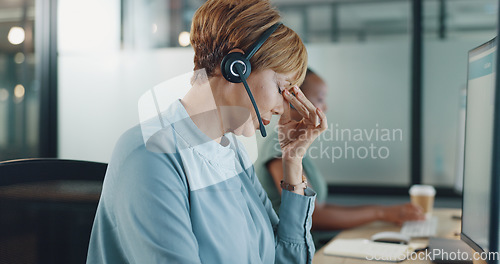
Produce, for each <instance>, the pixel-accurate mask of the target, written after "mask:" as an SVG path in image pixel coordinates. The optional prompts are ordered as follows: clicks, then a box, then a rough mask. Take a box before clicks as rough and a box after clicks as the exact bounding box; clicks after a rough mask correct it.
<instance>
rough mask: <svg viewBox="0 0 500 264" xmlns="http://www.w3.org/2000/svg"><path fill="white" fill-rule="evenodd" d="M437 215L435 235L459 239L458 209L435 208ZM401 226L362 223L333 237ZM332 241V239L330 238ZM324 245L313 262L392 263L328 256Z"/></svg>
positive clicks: (414, 262) (358, 235)
mask: <svg viewBox="0 0 500 264" xmlns="http://www.w3.org/2000/svg"><path fill="white" fill-rule="evenodd" d="M433 215H435V216H437V217H438V219H439V220H438V221H439V224H438V230H437V237H442V238H451V239H460V220H456V219H453V218H452V216H454V215H457V216H459V215H461V210H460V209H435V210H434V214H433ZM400 229H401V227H399V226H396V225H393V224H389V223H383V222H374V223H371V224H367V225H363V226H361V227H357V228H353V229H349V230H345V231H342V232H341V233H340V234H338V235H337V236H336V237H335V238H334V240H335V239H338V238H344V239H345V238H370V237H371V236H372V235H373V234H376V233H378V232H383V231H395V232H399V230H400ZM428 240H429V239H412V242H421V243H426V244H427V243H428ZM332 241H333V240H332ZM325 247H326V246H325ZM325 247H323V248H322V249H321V250H319V251H317V252H316V254H315V255H314V258H313V264H327V263H328V264H331V263H335V264H358V263H363V264H368V263H370V264H381V263H393V262H382V261H369V260H363V259H354V258H343V257H335V256H328V255H325V254H324V253H323V251H324V249H325ZM399 263H403V264H404V263H412V264H420V263H431V262H430V261H423V260H405V261H403V262H399Z"/></svg>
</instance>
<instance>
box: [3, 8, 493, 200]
mask: <svg viewBox="0 0 500 264" xmlns="http://www.w3.org/2000/svg"><path fill="white" fill-rule="evenodd" d="M202 2H203V1H198V0H189V1H181V0H171V1H163V0H157V1H145V0H143V1H128V0H121V1H119V6H120V7H121V9H120V49H122V50H155V49H165V48H171V47H181V46H183V45H184V44H183V43H182V41H179V38H180V35H182V34H181V32H183V31H189V27H190V21H191V17H192V15H193V13H194V11H195V10H196V9H197V8H198V6H200V5H201V3H202ZM272 2H273V3H274V4H275V5H276V6H277V7H278V8H279V10H280V11H281V13H282V16H283V19H284V22H285V23H286V24H287V25H289V26H291V27H292V28H293V29H294V30H296V31H297V32H298V33H299V34H300V35H301V37H302V38H303V40H304V41H305V43H306V45H308V46H314V45H316V47H317V45H332V46H336V45H337V46H342V45H343V46H348V45H349V44H358V45H359V44H367V45H368V44H370V43H382V44H383V43H392V42H397V41H399V42H400V43H403V45H407V46H408V47H409V48H408V54H407V56H408V65H405V66H407V67H408V73H409V74H408V80H407V83H408V85H407V86H405V87H402V89H408V90H407V91H406V92H407V93H409V94H410V99H409V101H408V110H407V112H408V114H407V119H408V120H409V121H408V126H409V131H407V132H408V133H407V136H408V138H407V141H406V143H405V144H406V145H405V148H406V149H407V150H408V153H407V155H406V154H405V156H404V159H405V160H406V161H405V162H406V163H407V164H408V168H407V171H408V173H406V174H404V175H401V177H403V179H400V180H398V181H397V182H396V183H394V184H392V185H391V184H372V183H373V178H370V177H369V176H368V175H366V176H359V177H360V178H359V179H358V180H357V181H356V182H348V181H344V182H343V181H340V182H337V181H336V180H335V179H331V180H329V183H332V185H334V186H332V187H331V191H334V192H335V193H342V192H346V193H364V194H370V193H373V194H377V193H378V194H381V193H384V194H387V193H389V192H390V193H394V194H405V193H406V192H407V187H408V186H409V185H410V184H413V183H420V182H424V183H430V184H435V185H437V186H438V187H439V192H438V193H439V194H446V195H450V196H453V195H455V191H454V181H453V178H454V175H451V174H453V170H450V169H448V171H446V168H451V167H454V166H455V163H456V159H455V158H454V157H452V158H450V157H446V156H447V155H448V156H449V154H450V153H452V154H453V153H455V152H456V147H450V145H453V143H452V144H449V143H448V144H447V145H439V144H437V143H436V142H439V141H440V140H441V141H442V139H446V138H449V137H452V138H453V139H455V138H456V137H457V135H456V134H453V135H450V131H458V130H459V121H458V116H457V115H458V113H456V112H457V111H456V110H459V109H460V107H459V106H453V107H452V108H448V109H447V108H442V109H443V111H439V113H435V112H431V111H432V109H441V108H439V107H437V106H439V105H440V104H442V101H443V100H444V99H446V98H448V97H450V96H452V97H453V96H455V97H456V101H457V102H459V101H460V98H459V95H460V93H461V89H463V88H464V87H459V86H457V85H455V83H457V80H459V81H461V82H463V83H464V84H465V73H464V72H455V73H449V75H450V76H452V78H454V79H453V80H450V87H446V85H444V86H443V87H434V86H432V85H430V84H429V85H428V83H429V82H428V81H426V80H427V79H429V78H431V79H432V77H433V76H432V75H433V74H436V75H438V74H441V73H440V72H439V71H437V72H431V73H427V74H428V75H425V74H424V72H425V70H424V69H426V68H429V67H432V66H433V63H434V62H432V61H430V60H427V61H426V59H425V58H426V56H425V54H426V51H427V50H426V48H428V47H429V45H431V44H429V43H439V42H440V41H442V42H446V41H454V42H456V43H457V45H460V43H476V42H477V44H480V43H482V42H484V41H486V40H488V39H489V38H491V37H492V36H494V34H495V30H496V28H495V24H496V13H497V12H498V7H497V1H494V0H425V1H419V0H414V1H410V0H316V1H308V2H307V3H305V2H304V1H289V0H274V1H272ZM62 3H65V1H62V0H60V1H59V2H58V1H55V0H45V1H42V0H39V1H36V0H26V1H21V0H10V1H6V0H4V1H0V160H10V159H17V158H28V157H58V156H59V154H60V153H58V150H59V149H60V148H59V147H60V146H58V142H60V141H59V137H58V132H59V129H58V128H59V127H58V117H59V113H60V111H62V110H61V109H59V110H58V105H59V103H60V102H58V98H60V97H59V96H58V87H57V86H58V65H57V62H58V57H57V56H58V46H57V45H58V37H61V36H58V35H57V32H58V26H60V25H58V14H57V10H58V8H57V7H58V5H60V4H62ZM144 27H147V28H151V27H152V30H148V31H143V30H140V29H141V28H144ZM20 32H23V33H24V38H23V37H22V36H20V35H23V33H20ZM16 37H17V38H21V39H23V41H22V42H21V43H19V44H16V42H15V41H16V40H15V39H16ZM433 45H434V44H433ZM465 46H467V45H465ZM467 47H468V46H467ZM188 48H189V47H188ZM470 48H473V46H471V47H470ZM466 52H467V49H466V48H464V50H463V54H461V56H463V57H464V58H465V54H466ZM388 59H390V58H388ZM459 62H460V61H459ZM462 63H463V64H464V65H465V64H466V62H465V61H463V62H462ZM335 89H338V88H335ZM450 92H451V93H450ZM330 96H334V92H330ZM391 100H402V99H400V98H392V99H391ZM381 103H383V102H381ZM457 104H458V103H457ZM449 120H453V121H452V122H450V121H449ZM443 123H445V124H449V129H448V130H442V129H440V127H439V125H440V124H443ZM59 125H60V124H59ZM434 128H436V129H434ZM457 133H458V132H457ZM457 141H458V140H457ZM444 173H448V174H450V175H448V176H447V178H443V179H441V178H439V177H441V176H442V175H440V174H444ZM333 183H335V184H333Z"/></svg>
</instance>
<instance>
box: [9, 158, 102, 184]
mask: <svg viewBox="0 0 500 264" xmlns="http://www.w3.org/2000/svg"><path fill="white" fill-rule="evenodd" d="M107 166H108V165H107V164H106V163H100V162H92V161H79V160H64V159H52V158H34V159H18V160H10V161H3V162H0V186H4V185H10V184H19V183H26V182H37V181H53V180H89V181H103V180H104V175H105V174H106V169H107Z"/></svg>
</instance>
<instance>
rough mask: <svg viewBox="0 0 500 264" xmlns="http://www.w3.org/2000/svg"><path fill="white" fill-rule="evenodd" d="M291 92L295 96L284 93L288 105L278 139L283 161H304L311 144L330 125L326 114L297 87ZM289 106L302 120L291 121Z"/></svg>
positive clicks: (279, 126) (279, 128)
mask: <svg viewBox="0 0 500 264" xmlns="http://www.w3.org/2000/svg"><path fill="white" fill-rule="evenodd" d="M290 90H291V91H293V93H294V94H295V96H293V95H292V94H291V93H290V92H289V91H288V90H286V89H285V90H284V91H283V93H282V94H283V97H284V98H285V101H286V103H287V104H286V106H285V111H284V113H283V115H281V118H280V121H279V123H278V138H279V142H280V146H281V150H282V158H283V159H285V160H294V159H300V160H302V158H303V157H304V155H305V153H306V151H307V148H309V146H310V145H311V143H312V142H313V141H314V140H315V139H316V138H317V137H318V136H319V134H321V133H322V132H323V131H325V130H326V129H327V128H328V123H327V120H326V116H325V113H323V112H322V111H321V110H320V109H319V108H317V107H315V106H314V105H313V104H312V103H311V102H310V101H309V100H308V99H307V98H306V96H305V95H304V94H303V93H302V91H301V90H300V89H299V88H298V87H297V86H294V87H293V88H291V89H290ZM289 104H292V105H293V107H294V108H295V109H296V110H297V111H298V112H299V113H300V115H301V116H302V120H300V121H295V120H293V119H291V115H290V107H289Z"/></svg>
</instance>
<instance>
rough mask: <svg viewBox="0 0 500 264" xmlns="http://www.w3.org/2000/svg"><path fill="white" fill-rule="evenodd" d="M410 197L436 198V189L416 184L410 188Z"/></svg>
mask: <svg viewBox="0 0 500 264" xmlns="http://www.w3.org/2000/svg"><path fill="white" fill-rule="evenodd" d="M409 192H410V195H425V196H434V195H436V189H434V187H432V186H431V185H421V184H415V185H413V186H412V187H411V188H410V191H409Z"/></svg>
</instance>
